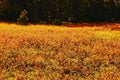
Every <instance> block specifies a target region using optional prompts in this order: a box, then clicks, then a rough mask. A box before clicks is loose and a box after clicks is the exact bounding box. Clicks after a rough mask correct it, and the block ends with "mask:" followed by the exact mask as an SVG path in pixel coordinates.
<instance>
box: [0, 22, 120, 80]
mask: <svg viewBox="0 0 120 80" xmlns="http://www.w3.org/2000/svg"><path fill="white" fill-rule="evenodd" d="M109 26H110V25H109ZM119 26H120V25H118V28H116V27H115V28H114V27H111V28H110V27H109V28H108V27H107V28H106V27H104V25H102V26H101V27H97V26H93V27H88V26H84V27H77V28H74V27H71V28H69V27H65V26H52V25H48V26H47V25H29V26H20V25H15V24H5V23H0V80H120V29H119Z"/></svg>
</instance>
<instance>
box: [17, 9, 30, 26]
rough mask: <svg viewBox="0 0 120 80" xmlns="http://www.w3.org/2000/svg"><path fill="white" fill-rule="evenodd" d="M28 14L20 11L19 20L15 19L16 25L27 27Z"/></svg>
mask: <svg viewBox="0 0 120 80" xmlns="http://www.w3.org/2000/svg"><path fill="white" fill-rule="evenodd" d="M27 14H28V12H27V11H26V10H25V9H24V10H22V11H21V13H20V15H19V18H18V19H17V21H18V22H17V23H18V24H21V25H27V24H28V20H29V19H28V17H27Z"/></svg>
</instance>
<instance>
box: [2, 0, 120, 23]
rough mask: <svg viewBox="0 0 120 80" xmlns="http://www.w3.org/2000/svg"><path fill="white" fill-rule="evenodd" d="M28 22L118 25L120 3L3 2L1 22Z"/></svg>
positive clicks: (97, 0) (67, 0)
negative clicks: (114, 23)
mask: <svg viewBox="0 0 120 80" xmlns="http://www.w3.org/2000/svg"><path fill="white" fill-rule="evenodd" d="M23 10H26V11H27V14H26V15H25V16H27V17H28V19H29V20H28V22H29V23H62V22H73V23H79V22H119V21H120V0H0V21H7V22H17V19H18V18H19V16H20V15H22V14H21V11H23Z"/></svg>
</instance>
